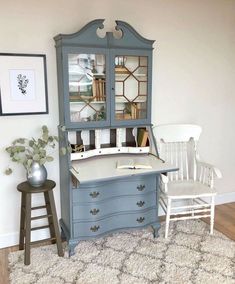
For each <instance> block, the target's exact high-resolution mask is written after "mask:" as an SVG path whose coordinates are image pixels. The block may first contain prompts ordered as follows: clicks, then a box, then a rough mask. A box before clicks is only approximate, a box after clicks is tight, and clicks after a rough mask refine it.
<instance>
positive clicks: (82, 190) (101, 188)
mask: <svg viewBox="0 0 235 284" xmlns="http://www.w3.org/2000/svg"><path fill="white" fill-rule="evenodd" d="M155 189H156V175H146V176H139V177H129V178H128V179H127V178H125V179H116V180H113V181H106V182H99V183H96V184H89V185H82V184H81V185H80V187H79V188H77V189H73V190H72V194H73V202H94V201H101V200H104V199H107V198H112V197H115V196H123V195H136V194H143V193H147V192H150V191H154V190H155Z"/></svg>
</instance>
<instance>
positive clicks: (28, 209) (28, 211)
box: [24, 193, 31, 265]
mask: <svg viewBox="0 0 235 284" xmlns="http://www.w3.org/2000/svg"><path fill="white" fill-rule="evenodd" d="M25 195H26V198H25V199H26V204H25V215H26V216H25V251H24V264H25V265H29V264H30V239H31V194H30V193H26V194H25Z"/></svg>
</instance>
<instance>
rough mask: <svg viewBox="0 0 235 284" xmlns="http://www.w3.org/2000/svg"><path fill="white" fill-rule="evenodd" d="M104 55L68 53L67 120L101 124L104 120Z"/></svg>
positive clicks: (105, 109)
mask: <svg viewBox="0 0 235 284" xmlns="http://www.w3.org/2000/svg"><path fill="white" fill-rule="evenodd" d="M105 74H106V57H105V54H94V53H90V54H85V53H69V54H68V83H69V111H70V121H71V122H77V123H84V122H88V123H89V122H90V123H92V122H101V124H102V121H103V122H104V121H106V119H107V100H106V75H105Z"/></svg>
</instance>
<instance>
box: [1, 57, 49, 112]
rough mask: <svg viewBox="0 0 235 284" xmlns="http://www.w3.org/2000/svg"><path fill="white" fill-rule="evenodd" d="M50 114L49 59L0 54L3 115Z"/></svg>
mask: <svg viewBox="0 0 235 284" xmlns="http://www.w3.org/2000/svg"><path fill="white" fill-rule="evenodd" d="M47 113H48V94H47V74H46V55H43V54H15V53H0V115H26V114H47Z"/></svg>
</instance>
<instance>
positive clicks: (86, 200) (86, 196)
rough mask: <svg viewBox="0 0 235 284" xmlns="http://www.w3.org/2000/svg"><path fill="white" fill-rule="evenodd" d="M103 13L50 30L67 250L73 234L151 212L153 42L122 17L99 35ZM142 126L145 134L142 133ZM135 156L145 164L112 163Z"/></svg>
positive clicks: (143, 220)
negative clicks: (67, 28) (76, 25)
mask: <svg viewBox="0 0 235 284" xmlns="http://www.w3.org/2000/svg"><path fill="white" fill-rule="evenodd" d="M103 22H104V20H102V19H98V20H94V21H92V22H90V23H88V24H87V25H86V26H85V27H83V28H82V29H81V30H80V31H78V32H77V33H73V34H68V35H63V34H60V35H57V36H56V37H55V38H54V39H55V42H56V50H57V69H58V90H59V113H60V125H59V135H60V137H63V139H61V142H60V144H61V145H60V146H67V145H71V147H72V149H73V151H72V153H67V154H66V155H64V156H60V190H61V220H60V225H61V229H62V234H63V236H64V237H65V238H66V239H67V241H68V244H69V250H70V254H73V250H74V247H75V246H76V244H77V243H78V242H79V241H80V240H84V239H90V238H94V237H99V236H102V235H104V234H107V233H110V232H114V231H117V230H123V229H125V230H126V229H130V228H141V227H144V226H149V225H151V226H152V228H153V232H154V235H157V231H158V229H159V227H160V225H159V220H158V176H159V174H160V173H163V172H168V171H171V170H174V169H173V168H172V167H171V166H170V165H167V164H165V163H163V161H162V160H160V159H158V158H157V156H158V155H157V149H156V144H155V142H154V138H153V135H152V130H151V80H152V45H153V42H154V41H151V40H147V39H145V38H143V37H142V36H141V35H139V34H138V33H137V32H136V31H135V30H134V29H133V28H132V27H131V26H130V25H129V24H127V23H125V22H122V21H116V31H114V32H107V33H106V34H105V35H104V36H99V35H98V32H99V31H101V30H102V28H103ZM146 134H147V136H146ZM139 157H141V158H142V160H143V159H144V161H145V162H147V163H148V164H149V165H151V168H150V169H118V168H117V162H118V161H120V160H123V159H124V158H125V159H126V158H131V159H132V158H134V159H137V158H139Z"/></svg>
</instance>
